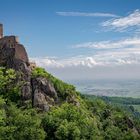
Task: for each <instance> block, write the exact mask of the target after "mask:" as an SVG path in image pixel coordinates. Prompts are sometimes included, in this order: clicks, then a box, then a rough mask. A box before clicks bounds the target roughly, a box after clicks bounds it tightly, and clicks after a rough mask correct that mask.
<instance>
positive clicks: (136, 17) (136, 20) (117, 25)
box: [101, 9, 140, 31]
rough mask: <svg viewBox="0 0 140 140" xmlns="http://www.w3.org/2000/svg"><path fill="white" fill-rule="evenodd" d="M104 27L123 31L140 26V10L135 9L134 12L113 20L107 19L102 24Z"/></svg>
mask: <svg viewBox="0 0 140 140" xmlns="http://www.w3.org/2000/svg"><path fill="white" fill-rule="evenodd" d="M101 25H102V26H104V27H109V28H111V29H116V30H117V31H123V30H125V29H128V28H129V29H130V28H133V29H134V28H137V27H138V28H139V27H140V10H138V9H137V10H135V11H134V12H133V13H131V14H129V15H127V16H125V17H120V18H116V19H112V20H108V21H105V22H103V23H102V24H101Z"/></svg>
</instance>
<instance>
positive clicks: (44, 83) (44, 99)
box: [31, 77, 58, 111]
mask: <svg viewBox="0 0 140 140" xmlns="http://www.w3.org/2000/svg"><path fill="white" fill-rule="evenodd" d="M31 83H32V92H33V94H32V95H33V106H34V107H38V108H40V109H43V110H45V111H48V110H49V108H50V106H51V105H54V104H55V102H57V100H58V97H57V93H56V91H55V89H54V87H53V85H52V84H51V83H50V82H49V81H48V80H47V79H46V78H42V77H37V78H32V80H31Z"/></svg>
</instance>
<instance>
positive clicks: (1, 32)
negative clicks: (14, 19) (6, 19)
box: [0, 24, 3, 39]
mask: <svg viewBox="0 0 140 140" xmlns="http://www.w3.org/2000/svg"><path fill="white" fill-rule="evenodd" d="M1 38H3V25H2V24H0V39H1Z"/></svg>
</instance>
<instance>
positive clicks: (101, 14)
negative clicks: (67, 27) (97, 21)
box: [56, 12, 118, 17]
mask: <svg viewBox="0 0 140 140" xmlns="http://www.w3.org/2000/svg"><path fill="white" fill-rule="evenodd" d="M56 14H57V15H59V16H82V17H118V16H117V15H114V14H111V13H85V12H56Z"/></svg>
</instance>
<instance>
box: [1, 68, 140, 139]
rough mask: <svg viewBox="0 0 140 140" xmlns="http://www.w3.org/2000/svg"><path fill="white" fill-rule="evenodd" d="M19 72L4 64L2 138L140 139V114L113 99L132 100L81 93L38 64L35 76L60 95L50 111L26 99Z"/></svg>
mask: <svg viewBox="0 0 140 140" xmlns="http://www.w3.org/2000/svg"><path fill="white" fill-rule="evenodd" d="M19 76H20V73H19V72H16V71H14V70H13V69H6V68H4V67H1V68H0V140H139V139H140V120H139V117H135V116H134V115H133V113H131V112H130V111H128V110H127V109H125V108H122V107H121V105H120V106H119V105H114V104H112V103H110V102H111V101H112V102H115V101H117V100H118V101H117V103H118V102H119V104H120V102H121V103H122V102H123V103H124V104H130V100H129V101H127V100H125V99H121V100H120V99H117V98H105V97H104V98H103V97H102V98H100V97H89V96H84V95H81V94H80V93H79V92H77V91H76V89H75V87H74V86H73V85H69V84H67V83H65V82H63V81H61V80H59V79H57V78H55V77H54V76H52V75H51V74H49V73H48V72H46V71H45V70H44V69H42V68H35V69H34V70H32V75H31V76H32V77H33V78H34V77H43V78H46V79H47V80H49V81H50V82H51V83H52V85H53V86H54V88H55V90H56V92H57V93H58V97H59V100H58V101H57V102H56V103H55V104H54V105H52V106H50V109H49V111H41V110H40V109H39V108H35V107H33V105H32V101H31V100H29V101H28V102H26V103H23V102H22V100H21V86H22V84H23V83H22V82H18V84H17V83H16V82H15V81H16V78H17V77H19ZM113 100H114V101H113ZM131 102H133V104H134V101H133V99H131ZM135 103H136V104H139V103H140V100H139V99H138V100H135ZM134 110H135V109H134Z"/></svg>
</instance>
